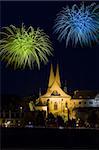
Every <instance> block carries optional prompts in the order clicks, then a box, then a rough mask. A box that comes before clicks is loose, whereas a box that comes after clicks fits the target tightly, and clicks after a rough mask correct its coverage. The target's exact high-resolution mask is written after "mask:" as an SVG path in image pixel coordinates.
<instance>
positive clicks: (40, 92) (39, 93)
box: [39, 88, 41, 97]
mask: <svg viewBox="0 0 99 150" xmlns="http://www.w3.org/2000/svg"><path fill="white" fill-rule="evenodd" d="M40 96H41V88H39V97H40Z"/></svg>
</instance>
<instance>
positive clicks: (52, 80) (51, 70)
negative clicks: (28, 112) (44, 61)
mask: <svg viewBox="0 0 99 150" xmlns="http://www.w3.org/2000/svg"><path fill="white" fill-rule="evenodd" d="M54 80H55V77H54V72H53V66H52V64H51V69H50V76H49V83H48V88H50V87H51V86H52V84H53V82H54Z"/></svg>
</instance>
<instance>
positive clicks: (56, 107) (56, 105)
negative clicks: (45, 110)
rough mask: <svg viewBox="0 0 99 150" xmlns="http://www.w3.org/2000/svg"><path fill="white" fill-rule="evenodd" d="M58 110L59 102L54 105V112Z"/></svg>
mask: <svg viewBox="0 0 99 150" xmlns="http://www.w3.org/2000/svg"><path fill="white" fill-rule="evenodd" d="M57 109H58V104H57V102H55V103H54V110H57Z"/></svg>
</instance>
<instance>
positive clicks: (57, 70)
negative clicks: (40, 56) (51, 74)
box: [55, 64, 61, 87]
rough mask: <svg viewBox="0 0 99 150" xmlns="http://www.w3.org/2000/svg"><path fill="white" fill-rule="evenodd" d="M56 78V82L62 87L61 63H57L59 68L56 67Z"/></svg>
mask: <svg viewBox="0 0 99 150" xmlns="http://www.w3.org/2000/svg"><path fill="white" fill-rule="evenodd" d="M55 80H56V82H57V83H58V84H59V86H60V87H61V82H60V75H59V65H58V64H57V68H56V76H55Z"/></svg>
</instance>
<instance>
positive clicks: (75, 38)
mask: <svg viewBox="0 0 99 150" xmlns="http://www.w3.org/2000/svg"><path fill="white" fill-rule="evenodd" d="M54 33H56V34H59V35H58V40H59V41H62V40H66V47H67V46H68V44H69V42H70V41H72V45H73V46H76V45H77V43H79V44H80V45H81V46H83V45H90V46H91V45H92V42H97V43H98V42H99V5H96V4H95V3H92V4H91V5H89V6H86V7H85V5H84V4H82V5H81V7H80V8H79V7H78V6H77V5H76V4H74V5H73V6H72V8H71V9H70V8H69V6H67V7H66V8H63V10H62V11H60V12H59V13H58V14H57V18H56V20H55V25H54Z"/></svg>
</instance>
